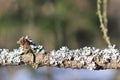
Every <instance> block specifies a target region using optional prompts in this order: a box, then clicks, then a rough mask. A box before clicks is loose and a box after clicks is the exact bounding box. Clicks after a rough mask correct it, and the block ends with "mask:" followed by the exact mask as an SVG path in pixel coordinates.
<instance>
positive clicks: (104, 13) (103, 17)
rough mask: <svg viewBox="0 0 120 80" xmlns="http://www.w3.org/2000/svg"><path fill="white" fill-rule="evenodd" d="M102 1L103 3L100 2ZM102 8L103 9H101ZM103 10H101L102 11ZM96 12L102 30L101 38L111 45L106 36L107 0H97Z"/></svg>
mask: <svg viewBox="0 0 120 80" xmlns="http://www.w3.org/2000/svg"><path fill="white" fill-rule="evenodd" d="M102 2H103V4H102ZM102 8H103V9H102ZM102 10H103V11H102ZM97 14H98V18H99V21H100V27H101V29H102V32H103V38H104V39H105V41H106V43H107V44H108V45H111V42H110V38H109V36H108V26H107V24H108V21H107V0H97Z"/></svg>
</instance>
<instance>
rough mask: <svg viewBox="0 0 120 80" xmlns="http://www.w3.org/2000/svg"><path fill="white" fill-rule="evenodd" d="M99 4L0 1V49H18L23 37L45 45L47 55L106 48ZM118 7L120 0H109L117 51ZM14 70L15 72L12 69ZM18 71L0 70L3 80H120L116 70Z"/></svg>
mask: <svg viewBox="0 0 120 80" xmlns="http://www.w3.org/2000/svg"><path fill="white" fill-rule="evenodd" d="M96 1H97V0H0V48H9V49H13V48H17V47H18V46H19V45H17V44H16V41H17V40H18V39H19V38H20V37H21V36H24V35H28V36H30V37H31V38H32V39H34V40H35V41H36V42H37V44H42V45H44V47H45V49H46V50H47V51H50V50H53V49H58V48H60V47H61V46H64V45H65V46H68V47H69V48H70V49H76V48H80V47H84V46H95V47H97V48H104V47H107V44H106V43H105V41H104V39H103V37H102V32H101V29H100V27H99V25H100V24H99V20H98V17H97V15H96V9H97V7H96V5H97V4H96ZM119 7H120V1H119V0H108V30H109V32H108V35H109V36H110V38H111V42H112V44H117V46H118V47H119V46H120V37H119V36H120V34H119V31H120V23H119V21H120V10H119ZM12 69H14V68H13V67H11V70H12ZM17 69H18V72H16V71H15V73H16V74H14V75H10V74H11V70H8V68H6V67H1V68H0V74H1V75H0V80H8V79H9V80H13V76H14V80H21V79H22V80H37V79H38V80H96V79H97V80H120V78H119V74H120V72H119V71H115V70H102V71H89V70H72V69H59V68H47V67H41V68H39V69H38V70H36V71H35V70H33V69H31V68H30V69H29V68H27V70H26V68H25V69H24V70H19V68H17ZM25 71H26V72H27V73H25ZM23 73H25V74H26V75H25V74H23ZM33 73H34V74H37V75H38V76H37V75H36V76H35V75H33ZM4 74H6V75H7V77H6V75H4ZM2 75H4V76H2ZM8 75H9V76H8ZM11 76H12V77H11ZM27 76H28V77H27ZM31 76H32V77H31ZM15 77H16V78H15ZM38 77H39V78H38ZM7 78H8V79H7Z"/></svg>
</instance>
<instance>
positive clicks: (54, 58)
mask: <svg viewBox="0 0 120 80" xmlns="http://www.w3.org/2000/svg"><path fill="white" fill-rule="evenodd" d="M25 39H26V40H30V39H29V38H25ZM29 46H30V48H29V50H28V52H27V53H26V51H25V49H24V48H25V47H24V45H23V44H22V45H20V47H19V48H18V49H13V51H9V50H8V49H0V64H1V65H4V66H7V65H13V66H14V65H23V64H27V65H31V66H33V68H38V67H41V66H53V67H60V68H72V69H90V70H100V69H119V68H120V56H119V55H120V51H119V50H118V49H115V45H113V46H109V47H108V48H105V49H97V48H95V47H83V48H80V49H75V50H69V49H68V48H67V47H62V48H60V49H59V50H52V51H50V52H44V48H43V47H42V46H41V45H31V44H29ZM30 50H32V51H30Z"/></svg>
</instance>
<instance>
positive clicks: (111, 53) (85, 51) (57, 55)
mask: <svg viewBox="0 0 120 80" xmlns="http://www.w3.org/2000/svg"><path fill="white" fill-rule="evenodd" d="M119 55H120V53H119V50H118V49H115V45H113V46H108V48H105V49H97V48H95V47H83V48H80V49H76V50H70V49H69V48H68V47H66V46H63V47H62V48H60V49H59V50H57V51H55V50H53V51H51V52H50V64H54V65H60V64H63V62H64V61H66V60H67V61H69V60H73V61H77V62H78V63H80V64H81V65H83V66H84V65H87V68H88V69H90V70H92V69H95V68H97V65H96V63H95V61H94V57H95V56H100V58H101V60H102V63H103V64H107V63H109V62H110V60H117V62H118V63H120V57H119Z"/></svg>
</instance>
